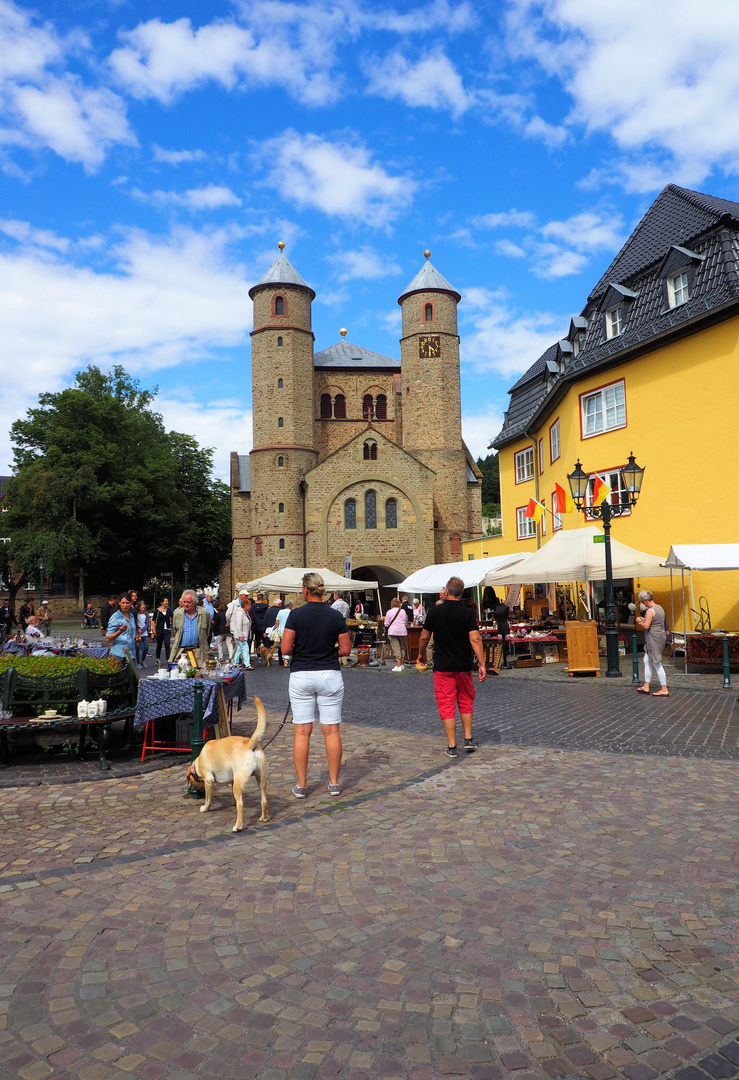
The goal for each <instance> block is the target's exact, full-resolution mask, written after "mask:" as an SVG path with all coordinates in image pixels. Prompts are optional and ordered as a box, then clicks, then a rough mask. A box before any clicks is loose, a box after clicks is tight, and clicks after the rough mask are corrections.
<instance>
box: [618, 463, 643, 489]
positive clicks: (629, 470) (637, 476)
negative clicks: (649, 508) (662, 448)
mask: <svg viewBox="0 0 739 1080" xmlns="http://www.w3.org/2000/svg"><path fill="white" fill-rule="evenodd" d="M621 473H622V475H623V478H624V487H625V488H626V490H627V491H628V492H629V494H630V495H634V496H638V495H639V492H640V491H641V486H642V481H643V479H644V469H642V468H640V467H639V465H637V463H636V461H635V459H634V455H633V454H629V460H628V463H627V464H626V465H624V467H623V469H622V470H621Z"/></svg>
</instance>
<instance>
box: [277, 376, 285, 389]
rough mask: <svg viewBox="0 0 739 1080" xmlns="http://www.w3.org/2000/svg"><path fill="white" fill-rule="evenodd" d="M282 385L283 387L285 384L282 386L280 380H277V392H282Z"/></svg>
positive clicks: (282, 383)
mask: <svg viewBox="0 0 739 1080" xmlns="http://www.w3.org/2000/svg"><path fill="white" fill-rule="evenodd" d="M284 385H285V384H284V382H283V381H282V379H278V380H277V389H278V390H282V388H283V386H284Z"/></svg>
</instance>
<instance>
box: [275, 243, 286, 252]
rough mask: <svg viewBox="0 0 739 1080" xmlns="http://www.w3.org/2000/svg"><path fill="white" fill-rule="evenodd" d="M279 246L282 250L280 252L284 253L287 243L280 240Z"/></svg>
mask: <svg viewBox="0 0 739 1080" xmlns="http://www.w3.org/2000/svg"><path fill="white" fill-rule="evenodd" d="M277 246H278V248H279V249H280V251H284V250H285V241H284V240H280V241H279V243H278V244H277Z"/></svg>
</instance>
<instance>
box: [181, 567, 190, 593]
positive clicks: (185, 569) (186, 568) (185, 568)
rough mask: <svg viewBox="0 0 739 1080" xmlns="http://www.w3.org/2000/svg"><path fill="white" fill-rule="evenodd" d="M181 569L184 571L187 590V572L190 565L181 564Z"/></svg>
mask: <svg viewBox="0 0 739 1080" xmlns="http://www.w3.org/2000/svg"><path fill="white" fill-rule="evenodd" d="M182 569H183V570H184V571H185V588H187V571H188V570H189V569H190V564H189V563H188V562H185V563H183V564H182Z"/></svg>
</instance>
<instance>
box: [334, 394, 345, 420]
mask: <svg viewBox="0 0 739 1080" xmlns="http://www.w3.org/2000/svg"><path fill="white" fill-rule="evenodd" d="M334 416H335V418H336V419H337V420H346V398H345V397H344V395H343V394H337V395H336V397H335V398H334Z"/></svg>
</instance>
